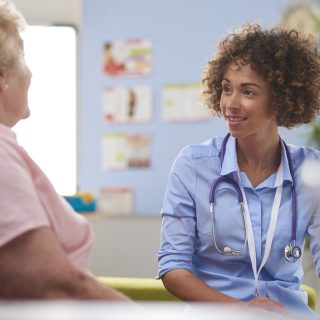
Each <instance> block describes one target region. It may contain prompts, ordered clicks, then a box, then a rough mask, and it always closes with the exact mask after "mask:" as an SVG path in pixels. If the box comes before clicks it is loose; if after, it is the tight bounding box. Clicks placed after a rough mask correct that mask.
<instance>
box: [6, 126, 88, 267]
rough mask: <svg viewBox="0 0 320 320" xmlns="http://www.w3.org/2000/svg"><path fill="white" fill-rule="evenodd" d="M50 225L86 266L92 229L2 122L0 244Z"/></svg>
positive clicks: (71, 255)
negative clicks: (58, 192) (57, 190)
mask: <svg viewBox="0 0 320 320" xmlns="http://www.w3.org/2000/svg"><path fill="white" fill-rule="evenodd" d="M44 226H49V227H50V228H51V229H52V231H53V232H54V234H55V235H56V237H57V239H58V241H59V242H60V244H61V247H62V248H63V250H64V251H65V253H66V254H67V256H68V257H69V259H70V261H71V262H72V263H74V264H75V265H76V266H79V267H80V268H83V269H84V268H86V266H87V259H88V255H89V251H90V248H91V245H92V242H93V232H92V230H91V228H90V227H89V225H88V222H87V221H86V219H85V218H84V217H83V216H81V215H80V214H78V213H76V212H75V211H74V210H73V209H72V208H71V206H70V205H69V204H68V203H67V202H66V201H65V200H64V198H63V197H61V196H60V195H59V194H57V192H56V191H55V189H54V188H53V186H52V184H51V183H50V181H49V179H48V178H47V177H46V175H45V174H44V173H43V172H42V170H41V169H40V168H39V167H38V166H37V165H36V163H35V162H34V161H33V160H32V159H31V158H30V156H29V155H28V154H27V152H26V151H25V150H24V149H23V148H22V147H21V146H19V145H18V142H17V139H16V135H15V133H14V132H13V131H12V130H11V129H10V128H8V127H6V126H4V125H2V124H0V246H3V245H4V244H6V243H8V242H10V241H11V240H13V239H14V238H16V237H18V236H19V235H21V234H23V233H25V232H26V231H29V230H32V229H36V228H39V227H44Z"/></svg>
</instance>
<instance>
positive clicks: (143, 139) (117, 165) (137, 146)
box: [102, 132, 151, 170]
mask: <svg viewBox="0 0 320 320" xmlns="http://www.w3.org/2000/svg"><path fill="white" fill-rule="evenodd" d="M150 149H151V146H150V137H149V136H148V135H146V134H140V133H136V134H132V133H126V132H112V133H106V134H105V135H104V136H103V138H102V168H103V169H105V170H125V169H130V168H147V167H149V166H150V162H151V161H150V159H151V155H150V152H151V150H150Z"/></svg>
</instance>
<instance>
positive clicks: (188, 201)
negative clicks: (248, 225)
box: [158, 137, 320, 313]
mask: <svg viewBox="0 0 320 320" xmlns="http://www.w3.org/2000/svg"><path fill="white" fill-rule="evenodd" d="M222 140H223V138H221V137H218V138H213V139H210V140H208V141H207V142H205V143H203V144H200V145H190V146H188V147H186V148H185V149H183V150H182V151H181V153H180V154H179V155H178V157H177V158H176V160H175V162H174V164H173V167H172V169H171V172H170V175H169V179H168V185H167V189H166V193H165V197H164V203H163V208H162V212H161V214H162V218H163V221H162V241H161V248H160V251H159V255H158V260H159V277H161V276H163V275H164V274H165V273H166V272H168V271H170V270H173V269H186V270H189V271H190V272H192V273H193V274H194V275H195V276H197V277H198V278H200V279H202V280H203V281H204V282H205V283H207V284H208V285H209V286H211V287H213V288H215V289H216V290H218V291H220V292H223V293H224V294H227V295H229V296H232V297H235V298H238V299H241V300H249V299H252V298H253V297H254V295H255V281H254V275H253V271H252V266H251V260H250V255H249V250H248V246H247V245H246V247H245V249H244V251H243V252H242V253H241V254H240V255H239V256H233V255H229V256H228V255H222V254H220V253H219V252H218V251H217V248H216V247H215V245H214V242H213V232H215V237H216V242H217V245H218V247H219V248H220V249H222V250H223V248H224V247H226V246H228V247H230V248H231V249H233V250H239V249H241V248H242V246H243V244H244V241H245V236H246V233H245V228H244V223H243V216H242V214H241V209H240V205H239V200H238V197H237V194H236V193H235V190H234V188H233V187H232V186H231V185H230V184H227V183H224V182H223V183H220V184H219V186H218V187H217V189H216V192H215V204H214V209H215V215H214V221H215V228H214V230H213V228H212V223H211V217H210V211H209V193H210V189H211V186H212V183H213V181H214V180H215V179H217V178H218V177H219V176H221V175H226V176H229V177H232V178H233V179H234V180H235V181H237V182H238V183H239V185H241V186H242V187H243V188H244V190H245V194H246V198H247V201H248V206H249V211H250V217H251V222H252V228H253V233H254V241H255V249H256V256H257V267H258V268H259V265H260V263H261V261H262V258H263V254H264V250H265V243H266V234H267V230H268V227H269V223H270V216H271V208H272V204H273V200H274V196H275V191H276V187H277V185H276V184H275V176H276V173H274V174H273V175H271V176H270V177H268V178H267V179H266V180H265V181H263V182H262V183H260V184H259V185H258V186H256V187H253V186H252V184H251V183H250V181H249V179H248V177H247V176H246V174H245V173H244V172H239V167H238V164H237V154H236V143H235V141H236V140H235V139H234V138H233V137H230V138H229V140H228V142H227V145H226V153H225V157H224V161H223V163H222V164H221V161H220V158H219V152H220V149H221V144H222ZM282 152H283V154H284V155H285V150H284V146H283V145H282ZM289 152H290V155H291V158H292V162H293V170H294V177H295V184H296V186H295V188H296V194H297V216H298V217H297V245H298V246H300V247H301V248H304V241H305V237H306V236H308V238H309V240H310V249H311V253H312V255H313V257H314V261H315V264H316V270H317V273H318V275H319V274H320V204H319V203H320V197H319V193H318V192H319V191H318V190H319V187H314V186H309V185H308V183H307V182H308V181H306V179H304V178H303V177H302V176H301V172H302V170H301V168H302V167H303V163H304V161H305V160H308V159H313V160H314V161H319V170H320V153H319V152H317V151H315V150H313V149H310V148H305V147H295V146H289ZM282 164H283V169H284V172H283V173H284V175H283V192H282V198H281V203H280V209H279V216H278V220H277V225H276V230H275V234H274V238H273V242H272V247H271V251H270V255H269V259H268V261H267V262H266V264H265V266H264V267H263V269H262V271H261V273H260V276H259V292H260V294H261V295H265V296H268V297H270V298H271V299H274V300H276V301H279V302H280V303H282V304H283V305H284V306H286V307H287V308H289V309H293V310H295V311H298V312H303V313H308V312H311V310H310V309H309V307H308V306H307V304H306V303H307V296H306V293H305V292H303V291H301V290H300V288H299V287H300V284H301V281H302V277H303V270H302V264H301V262H302V261H301V259H299V260H298V261H296V262H294V263H289V262H287V261H286V259H285V257H284V248H285V246H286V245H287V244H288V243H289V242H290V241H291V240H292V239H291V238H292V231H291V228H292V189H291V186H292V180H293V179H292V176H291V174H290V170H289V165H288V159H287V157H286V156H283V157H282ZM239 179H240V181H239ZM319 183H320V181H319Z"/></svg>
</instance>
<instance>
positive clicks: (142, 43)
mask: <svg viewBox="0 0 320 320" xmlns="http://www.w3.org/2000/svg"><path fill="white" fill-rule="evenodd" d="M151 53H152V45H151V41H150V40H148V39H128V40H118V41H108V42H105V43H104V45H103V72H104V74H105V75H106V76H108V77H121V76H148V75H150V74H151V71H152V55H151Z"/></svg>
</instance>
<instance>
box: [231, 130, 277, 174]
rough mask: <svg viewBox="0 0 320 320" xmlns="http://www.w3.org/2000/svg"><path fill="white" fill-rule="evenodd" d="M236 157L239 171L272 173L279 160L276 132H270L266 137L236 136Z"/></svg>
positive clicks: (275, 169)
mask: <svg viewBox="0 0 320 320" xmlns="http://www.w3.org/2000/svg"><path fill="white" fill-rule="evenodd" d="M236 148H237V159H238V165H239V168H240V169H241V171H244V172H247V171H248V170H249V171H251V172H255V173H261V172H262V173H263V172H264V173H265V174H267V173H268V174H272V173H273V172H275V171H277V169H278V167H279V165H280V161H281V144H280V137H279V135H278V134H272V133H271V134H270V135H269V137H268V138H267V139H263V140H261V139H259V138H258V137H255V136H250V137H244V138H237V142H236Z"/></svg>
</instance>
